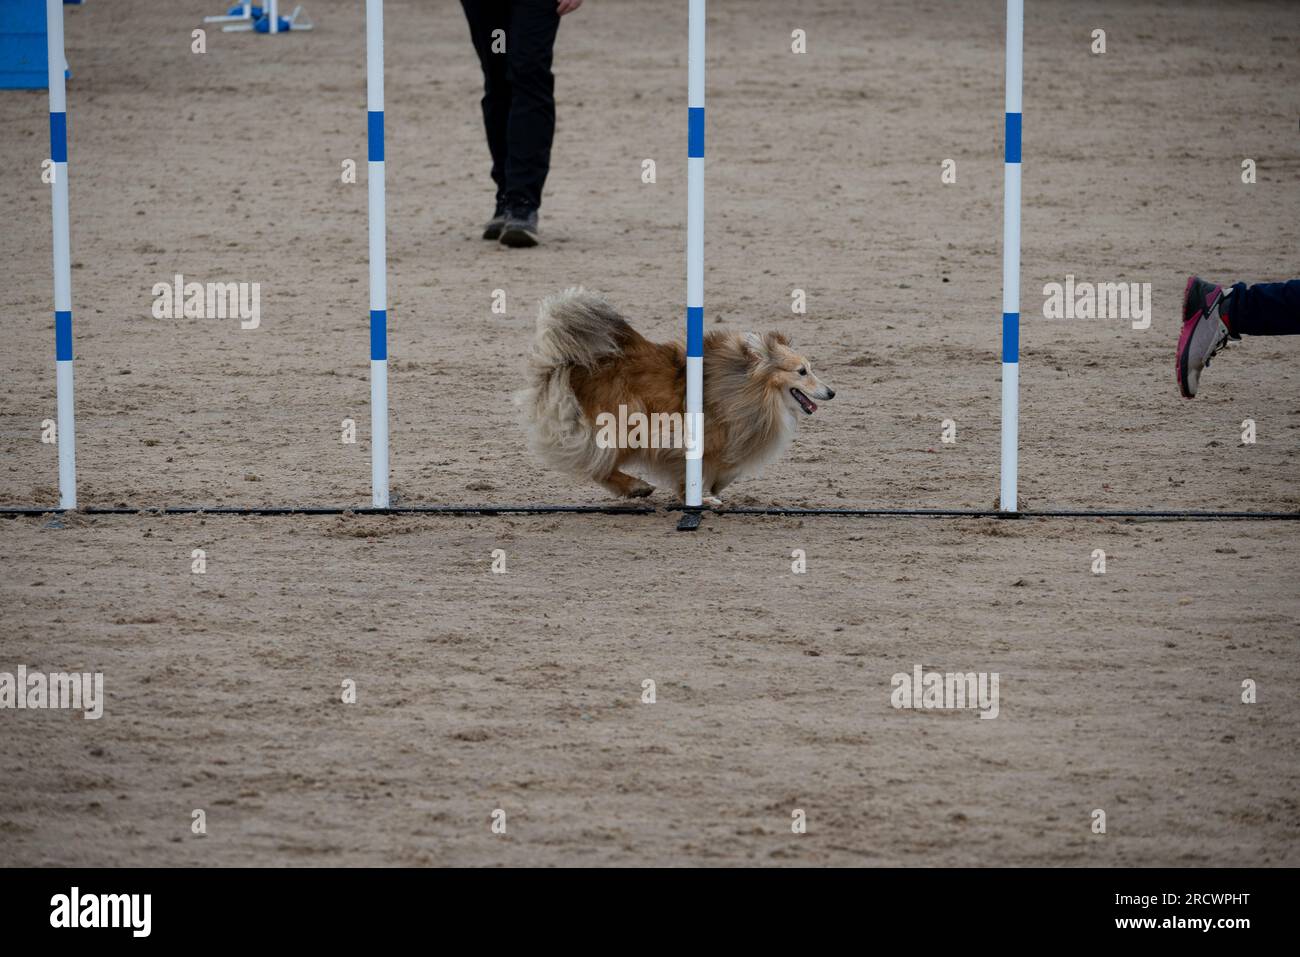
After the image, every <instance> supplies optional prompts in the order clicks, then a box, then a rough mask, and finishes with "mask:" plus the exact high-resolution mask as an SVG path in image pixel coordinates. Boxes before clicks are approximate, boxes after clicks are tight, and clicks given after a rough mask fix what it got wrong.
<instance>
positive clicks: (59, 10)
mask: <svg viewBox="0 0 1300 957" xmlns="http://www.w3.org/2000/svg"><path fill="white" fill-rule="evenodd" d="M45 18H46V31H45V36H46V49H47V51H48V54H49V57H48V62H49V84H50V159H51V160H52V161H53V163H54V182H53V183H51V184H50V189H51V191H50V196H51V206H52V219H53V221H54V361H55V390H56V395H57V402H58V416H57V428H58V443H59V508H76V507H77V424H76V415H75V413H74V407H75V403H74V401H73V391H72V243H71V238H70V236H69V232H68V104H67V94H66V91H65V89H64V83H63V72H64V67H63V62H64V61H63V0H45Z"/></svg>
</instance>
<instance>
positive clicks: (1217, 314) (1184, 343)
mask: <svg viewBox="0 0 1300 957" xmlns="http://www.w3.org/2000/svg"><path fill="white" fill-rule="evenodd" d="M1222 307H1223V287H1222V286H1218V285H1215V284H1214V283H1212V282H1206V281H1205V280H1204V279H1201V278H1199V277H1198V276H1188V277H1187V288H1186V289H1184V290H1183V331H1182V335H1180V336H1179V337H1178V354H1177V356H1176V357H1175V359H1174V371H1175V372H1176V373H1177V376H1178V391H1179V392H1181V393H1182V394H1183V398H1185V399H1191V398H1194V397H1195V396H1196V390H1197V388H1199V386H1200V384H1201V371H1202V370H1203V369H1204V368H1205V367H1206V366H1208V365H1209V364H1210V359H1212V358H1213V357H1214V356H1216V355H1218V354H1219V352H1220V351H1222V350H1223V348H1224V346H1226V345H1227V344H1228V338H1229V336H1230V335H1231V332H1230V331H1229V329H1228V326H1227V324H1226V323H1225V322H1224V321H1223V318H1222V316H1221V310H1222Z"/></svg>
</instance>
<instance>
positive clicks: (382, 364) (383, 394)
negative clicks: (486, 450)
mask: <svg viewBox="0 0 1300 957" xmlns="http://www.w3.org/2000/svg"><path fill="white" fill-rule="evenodd" d="M50 2H54V0H50ZM366 111H367V123H366V144H367V153H368V160H369V165H368V167H367V168H368V173H367V177H366V189H367V194H368V196H369V200H370V214H369V218H370V489H371V504H373V505H374V507H375V508H388V254H387V251H386V249H385V234H386V232H387V229H386V224H385V220H384V0H366Z"/></svg>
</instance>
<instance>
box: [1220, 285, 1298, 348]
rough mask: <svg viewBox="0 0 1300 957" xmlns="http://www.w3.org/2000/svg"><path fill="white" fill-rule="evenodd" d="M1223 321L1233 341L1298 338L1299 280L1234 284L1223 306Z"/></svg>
mask: <svg viewBox="0 0 1300 957" xmlns="http://www.w3.org/2000/svg"><path fill="white" fill-rule="evenodd" d="M1223 319H1224V322H1226V323H1227V325H1228V329H1229V331H1230V332H1231V333H1232V336H1233V338H1234V339H1236V338H1240V337H1241V336H1294V335H1300V279H1290V280H1287V281H1286V282H1261V283H1256V284H1255V285H1253V286H1247V285H1246V284H1245V283H1244V282H1239V283H1237V284H1236V285H1235V286H1233V287H1232V291H1231V292H1230V293H1229V294H1228V297H1227V299H1226V300H1225V302H1224V304H1223Z"/></svg>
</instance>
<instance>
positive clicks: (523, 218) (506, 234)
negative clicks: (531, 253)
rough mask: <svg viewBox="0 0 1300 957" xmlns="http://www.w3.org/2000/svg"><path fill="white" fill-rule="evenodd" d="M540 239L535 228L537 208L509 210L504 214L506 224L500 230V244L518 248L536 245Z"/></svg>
mask: <svg viewBox="0 0 1300 957" xmlns="http://www.w3.org/2000/svg"><path fill="white" fill-rule="evenodd" d="M541 241H542V240H541V236H540V234H539V232H538V229H537V210H535V209H530V210H527V211H515V210H511V211H510V212H509V213H507V214H506V224H505V226H504V227H503V228H502V230H501V245H503V246H512V247H515V248H520V247H524V246H536V245H537V244H538V243H539V242H541Z"/></svg>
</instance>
